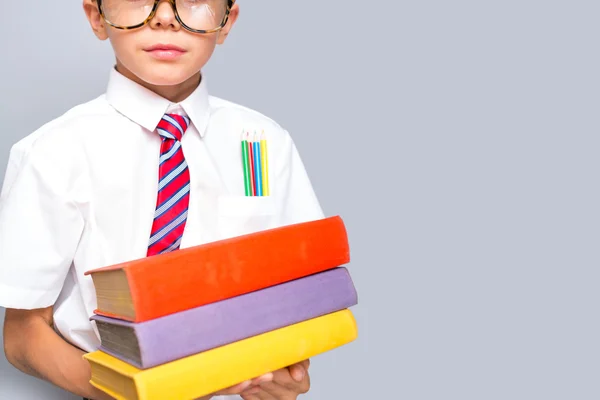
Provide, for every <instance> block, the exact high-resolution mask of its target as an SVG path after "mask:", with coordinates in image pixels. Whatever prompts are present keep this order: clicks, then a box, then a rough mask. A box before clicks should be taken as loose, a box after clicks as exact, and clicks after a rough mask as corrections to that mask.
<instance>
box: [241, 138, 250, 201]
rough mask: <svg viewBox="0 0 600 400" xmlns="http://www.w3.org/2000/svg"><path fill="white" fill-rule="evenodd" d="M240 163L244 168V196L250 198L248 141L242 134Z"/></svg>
mask: <svg viewBox="0 0 600 400" xmlns="http://www.w3.org/2000/svg"><path fill="white" fill-rule="evenodd" d="M242 163H243V167H244V191H245V193H246V196H252V189H251V188H250V159H249V158H248V141H247V140H246V137H245V136H244V132H242Z"/></svg>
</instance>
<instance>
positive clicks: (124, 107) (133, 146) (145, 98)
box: [0, 0, 324, 400]
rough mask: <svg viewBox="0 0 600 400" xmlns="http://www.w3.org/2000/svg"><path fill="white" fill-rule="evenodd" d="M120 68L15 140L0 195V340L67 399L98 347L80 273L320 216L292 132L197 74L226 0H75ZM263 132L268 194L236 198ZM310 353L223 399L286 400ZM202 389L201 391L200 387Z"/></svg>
mask: <svg viewBox="0 0 600 400" xmlns="http://www.w3.org/2000/svg"><path fill="white" fill-rule="evenodd" d="M83 8H84V10H85V14H86V16H87V18H88V20H89V23H90V26H91V28H92V29H93V32H94V34H95V35H96V36H97V37H98V38H99V39H100V40H106V39H108V40H110V43H111V45H112V48H113V50H114V53H115V57H116V65H115V67H114V69H111V71H110V77H109V82H108V87H107V91H106V94H104V95H102V96H100V97H99V98H97V99H95V100H93V101H90V102H89V103H86V104H82V105H80V106H78V107H75V108H73V109H72V110H70V111H68V112H67V113H66V114H65V115H63V116H61V117H59V118H57V119H56V120H54V121H52V122H50V123H48V124H46V125H45V126H43V127H41V128H40V129H39V130H38V131H36V132H34V133H33V134H31V135H29V136H27V137H26V138H24V139H23V140H21V141H20V142H19V143H17V144H15V145H14V146H13V148H12V150H11V153H10V158H9V163H8V169H7V173H6V177H5V180H4V184H3V187H2V192H1V197H0V306H3V307H6V308H7V310H6V319H5V325H4V347H5V353H6V356H7V359H8V360H9V362H10V363H11V364H13V365H14V366H15V367H16V368H18V369H20V370H21V371H23V372H25V373H28V374H30V375H33V376H36V377H39V378H41V379H45V380H47V381H49V382H51V383H53V384H55V385H57V386H59V387H61V388H63V389H65V390H68V391H70V392H72V393H75V394H77V395H79V396H82V397H85V398H92V399H99V400H100V399H108V398H109V397H108V396H106V395H105V394H104V393H102V392H100V391H98V390H96V389H95V388H93V387H92V386H91V385H90V384H89V380H90V369H89V366H88V364H87V362H86V361H85V360H83V359H82V355H83V354H84V352H90V351H94V350H96V349H97V347H98V345H99V336H98V334H97V331H96V328H95V326H94V325H93V324H92V323H91V322H90V321H89V317H90V316H91V315H92V314H93V310H94V308H95V305H96V303H95V292H94V287H93V283H92V282H91V280H90V278H89V277H86V276H84V272H86V271H88V270H91V269H94V268H98V267H102V266H106V265H112V264H116V263H119V262H123V261H127V260H132V259H137V258H142V257H145V256H153V255H154V254H159V253H163V252H167V251H176V250H177V249H180V248H185V247H189V246H193V245H197V244H201V243H205V242H210V241H214V240H218V239H222V238H225V237H230V236H233V235H239V234H243V233H247V232H252V231H256V230H261V229H267V228H272V227H275V226H278V225H283V224H290V223H297V222H302V221H308V220H314V219H320V218H323V217H324V215H323V212H322V210H321V208H320V206H319V203H318V201H317V199H316V197H315V194H314V192H313V189H312V187H311V183H310V181H309V179H308V176H307V174H306V171H305V169H304V166H303V164H302V161H301V159H300V157H299V155H298V152H297V150H296V147H295V145H294V143H293V141H292V139H291V138H290V136H289V134H288V133H287V132H286V131H285V130H284V129H282V128H281V127H280V126H278V125H277V124H276V123H275V122H273V121H272V120H270V119H268V118H266V117H265V116H263V115H261V114H259V113H257V112H255V111H252V110H249V109H247V108H244V107H242V106H239V105H235V104H232V103H230V102H227V101H225V100H221V99H218V98H215V97H212V96H209V95H208V92H207V85H206V81H205V78H204V77H203V75H202V73H201V71H202V68H203V67H204V65H205V64H206V63H207V62H208V60H209V59H210V57H211V55H212V53H213V51H214V49H215V47H216V45H218V44H223V43H224V41H225V39H226V38H227V35H228V34H229V32H230V31H231V28H232V27H233V25H234V23H235V21H236V19H237V18H238V14H239V7H238V5H237V4H235V0H194V1H179V0H177V1H175V0H156V1H155V0H136V1H131V0H84V1H83ZM263 131H264V133H265V135H266V136H267V140H268V154H269V171H270V172H269V186H270V195H269V196H262V197H252V196H251V197H248V196H245V194H244V177H243V169H242V166H241V163H240V153H241V146H240V139H241V133H242V132H250V133H252V134H254V132H258V133H259V134H261V133H262V132H263ZM308 366H309V362H308V360H307V361H305V362H303V363H299V364H297V365H294V366H290V367H289V368H285V369H282V370H279V371H273V373H269V374H267V375H264V376H262V377H257V378H256V379H254V380H252V381H250V382H245V383H243V384H240V385H236V386H234V387H232V388H229V389H227V390H224V391H222V392H220V393H217V394H215V396H217V395H235V397H230V396H227V397H222V398H223V399H225V398H227V399H239V398H240V397H238V396H237V395H238V394H239V395H241V397H242V398H243V399H245V400H266V399H270V400H272V399H282V400H290V399H296V398H297V396H298V395H299V394H301V393H305V392H307V391H308V388H309V386H310V382H309V380H310V379H309V376H308ZM209 398H212V396H208V397H206V399H209Z"/></svg>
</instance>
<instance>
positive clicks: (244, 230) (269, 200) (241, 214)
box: [217, 196, 278, 239]
mask: <svg viewBox="0 0 600 400" xmlns="http://www.w3.org/2000/svg"><path fill="white" fill-rule="evenodd" d="M277 218H278V210H277V202H276V200H275V198H274V197H272V196H220V197H219V198H218V200H217V221H218V222H217V223H218V226H219V236H220V238H221V239H226V238H230V237H234V236H240V235H245V234H249V233H253V232H258V231H261V230H265V229H271V228H274V227H276V226H277Z"/></svg>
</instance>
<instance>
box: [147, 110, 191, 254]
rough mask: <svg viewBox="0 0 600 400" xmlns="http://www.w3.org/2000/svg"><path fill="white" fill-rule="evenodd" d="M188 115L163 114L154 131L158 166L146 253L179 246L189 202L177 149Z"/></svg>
mask: <svg viewBox="0 0 600 400" xmlns="http://www.w3.org/2000/svg"><path fill="white" fill-rule="evenodd" d="M189 124H190V120H189V118H188V117H185V116H181V115H175V114H165V115H164V116H163V118H162V119H161V121H160V123H159V124H158V127H157V131H158V134H159V135H160V136H161V138H162V145H161V147H160V161H159V165H160V166H159V169H158V174H159V177H158V197H157V199H156V212H155V213H154V223H153V224H152V232H151V234H150V243H149V245H148V256H153V255H156V254H162V253H168V252H170V251H174V250H177V249H179V246H180V245H181V239H182V237H183V230H184V229H185V222H186V219H187V213H188V205H189V201H190V172H189V170H188V166H187V162H186V161H185V157H184V155H183V150H182V149H181V138H182V137H183V134H184V133H185V131H186V130H187V127H188V126H189Z"/></svg>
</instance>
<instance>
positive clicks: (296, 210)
mask: <svg viewBox="0 0 600 400" xmlns="http://www.w3.org/2000/svg"><path fill="white" fill-rule="evenodd" d="M285 133H286V139H287V143H286V144H285V146H284V148H285V151H284V152H283V156H284V157H285V160H281V161H279V162H280V165H283V166H284V168H283V169H282V170H281V171H280V173H281V175H282V176H280V177H279V179H278V180H279V181H280V182H285V184H284V185H283V187H282V188H281V192H280V193H278V196H281V197H282V203H283V218H284V223H285V224H294V223H301V222H307V221H313V220H318V219H322V218H324V217H325V215H324V213H323V210H322V208H321V204H320V203H319V200H318V198H317V195H316V193H315V190H314V188H313V185H312V182H311V180H310V177H309V175H308V172H307V170H306V168H305V166H304V162H303V160H302V157H301V156H300V153H299V152H298V149H297V147H296V144H295V143H294V141H293V140H292V138H291V136H290V135H289V134H288V132H287V131H285Z"/></svg>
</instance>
